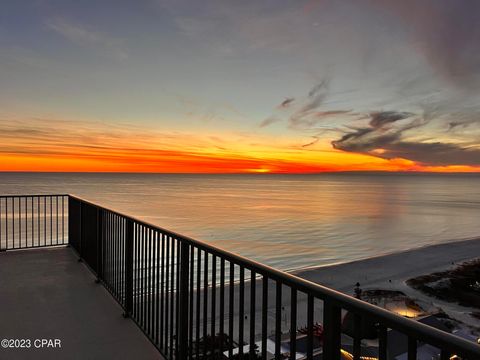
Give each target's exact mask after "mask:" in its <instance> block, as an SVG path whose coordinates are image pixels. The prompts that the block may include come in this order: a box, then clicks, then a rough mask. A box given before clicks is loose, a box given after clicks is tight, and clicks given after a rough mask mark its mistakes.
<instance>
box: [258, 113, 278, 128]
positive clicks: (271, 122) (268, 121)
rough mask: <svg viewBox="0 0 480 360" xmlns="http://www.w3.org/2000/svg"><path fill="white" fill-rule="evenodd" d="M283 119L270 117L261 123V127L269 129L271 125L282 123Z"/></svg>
mask: <svg viewBox="0 0 480 360" xmlns="http://www.w3.org/2000/svg"><path fill="white" fill-rule="evenodd" d="M281 120H282V119H280V118H278V117H274V116H270V117H268V118H266V119H265V120H263V121H262V122H261V123H260V125H259V126H260V127H261V128H263V127H267V126H268V125H271V124H274V123H276V122H279V121H281Z"/></svg>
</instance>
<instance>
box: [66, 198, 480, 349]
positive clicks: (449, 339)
mask: <svg viewBox="0 0 480 360" xmlns="http://www.w3.org/2000/svg"><path fill="white" fill-rule="evenodd" d="M68 196H69V197H70V198H72V199H75V200H78V201H81V202H83V203H86V204H89V205H91V206H93V207H96V208H98V209H102V210H105V211H108V212H111V213H113V214H116V215H118V216H121V217H124V218H126V219H128V220H131V221H133V222H135V223H137V224H139V225H142V226H145V227H148V228H150V229H153V230H157V231H160V232H162V233H163V234H165V235H167V236H170V237H174V238H176V239H178V240H180V241H185V242H187V243H189V244H190V245H193V246H195V247H198V248H200V249H202V250H204V251H207V252H209V253H211V254H214V255H216V256H219V257H223V258H224V259H225V260H227V261H231V262H233V263H235V264H236V265H239V266H243V267H245V268H247V269H249V270H253V271H254V272H255V273H257V274H260V275H262V276H263V275H264V276H266V277H268V278H269V279H272V280H276V281H279V282H280V283H282V284H285V285H287V286H291V287H294V288H295V289H297V290H298V291H301V292H305V293H308V294H311V295H313V296H314V297H316V298H320V299H322V300H324V301H325V300H326V301H329V302H331V303H333V304H334V305H337V306H339V307H342V308H344V309H346V310H350V311H352V312H356V313H359V314H360V315H361V314H365V315H368V316H369V317H370V318H372V319H374V320H377V321H381V322H382V325H385V326H387V327H390V328H392V329H396V330H399V331H401V332H402V333H404V334H406V335H409V336H414V337H416V338H417V339H418V340H420V341H424V342H427V343H429V344H431V345H435V346H438V347H440V348H447V349H448V350H450V351H452V352H459V353H461V354H464V355H467V356H472V357H474V358H477V357H478V358H480V346H479V345H477V344H475V343H473V342H470V341H468V340H465V339H463V338H460V337H457V336H455V335H452V334H450V333H447V332H444V331H441V330H438V329H436V328H434V327H431V326H428V325H426V324H423V323H420V322H418V321H413V320H411V319H407V318H404V317H402V316H400V315H397V314H394V313H392V312H390V311H388V310H385V309H383V308H380V307H377V306H375V305H372V304H369V303H367V302H364V301H362V300H359V299H356V298H354V297H351V296H348V295H346V294H343V293H341V292H339V291H336V290H333V289H330V288H328V287H325V286H323V285H320V284H317V283H314V282H311V281H308V280H305V279H303V278H300V277H298V276H295V275H292V274H290V273H286V272H284V271H280V270H278V269H275V268H272V267H270V266H268V265H265V264H262V263H259V262H257V261H254V260H251V259H248V258H246V257H243V256H241V255H238V254H235V253H233V252H230V251H227V250H224V249H222V248H219V247H216V246H213V245H211V244H208V243H206V242H203V241H200V240H196V239H192V238H190V237H188V236H185V235H181V234H178V233H176V232H174V231H170V230H167V229H164V228H162V227H160V226H158V225H155V224H151V223H149V222H146V221H144V220H140V219H137V218H135V217H133V216H130V215H126V214H123V213H121V212H118V211H116V210H112V209H110V208H108V207H104V206H101V205H98V204H95V203H93V202H91V201H88V200H85V199H83V198H81V197H78V196H76V195H71V194H70V195H68Z"/></svg>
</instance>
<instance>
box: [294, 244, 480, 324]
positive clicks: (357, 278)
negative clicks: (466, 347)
mask: <svg viewBox="0 0 480 360" xmlns="http://www.w3.org/2000/svg"><path fill="white" fill-rule="evenodd" d="M478 257H480V238H474V239H467V240H461V241H452V242H451V243H447V244H438V245H431V246H425V247H421V248H418V249H411V250H407V251H402V252H398V253H394V254H390V255H385V256H379V257H374V258H369V259H365V260H359V261H353V262H349V263H344V264H338V265H332V266H324V267H318V268H310V269H305V270H299V271H292V273H293V274H295V275H297V276H299V277H302V278H304V279H307V280H309V281H313V282H316V283H319V284H322V285H325V286H327V287H330V288H333V289H335V290H338V291H341V292H343V293H345V294H348V295H353V290H354V286H355V283H356V282H359V283H360V285H361V288H362V289H363V290H369V289H386V290H398V291H402V292H403V293H405V294H406V295H407V296H409V297H411V298H413V299H418V300H421V301H422V302H426V303H429V304H431V305H432V306H436V307H439V308H441V309H442V310H444V311H445V312H446V313H447V314H448V315H449V316H450V317H452V318H454V319H457V320H459V321H462V322H464V323H466V324H469V325H472V326H475V327H480V321H479V320H478V319H475V318H473V317H471V316H470V315H468V313H470V312H471V311H473V309H472V308H467V307H463V306H460V305H458V304H455V303H450V302H445V301H441V300H439V299H436V298H432V297H430V296H427V295H425V294H423V293H422V292H420V291H417V290H415V289H413V288H411V287H410V286H408V285H407V284H406V281H407V280H408V279H410V278H414V277H417V276H421V275H427V274H431V273H434V272H438V271H443V270H447V269H449V268H453V267H455V266H457V265H459V264H461V263H463V262H465V261H468V260H471V259H474V258H478Z"/></svg>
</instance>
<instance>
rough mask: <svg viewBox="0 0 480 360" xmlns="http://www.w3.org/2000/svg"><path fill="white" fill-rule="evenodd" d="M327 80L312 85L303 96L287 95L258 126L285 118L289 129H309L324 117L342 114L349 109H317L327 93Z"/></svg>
mask: <svg viewBox="0 0 480 360" xmlns="http://www.w3.org/2000/svg"><path fill="white" fill-rule="evenodd" d="M328 84H329V81H328V80H326V79H324V80H322V81H321V82H319V83H318V84H316V85H315V86H313V87H312V88H311V89H310V91H309V92H308V95H307V96H306V97H304V98H299V99H296V98H293V97H288V98H286V99H285V100H283V101H282V102H281V103H280V104H279V105H277V106H276V113H275V114H274V115H271V116H269V117H268V118H266V119H265V120H263V121H262V122H261V123H260V127H266V126H268V125H270V124H273V123H276V122H279V121H282V120H285V119H286V120H287V122H288V127H289V128H291V129H297V130H305V129H311V128H312V127H314V126H315V125H316V124H317V123H319V122H320V121H322V120H323V119H324V118H327V117H332V116H337V115H342V114H346V113H348V112H350V110H329V111H318V109H319V108H320V107H321V106H322V104H323V103H324V101H325V98H326V97H327V95H328Z"/></svg>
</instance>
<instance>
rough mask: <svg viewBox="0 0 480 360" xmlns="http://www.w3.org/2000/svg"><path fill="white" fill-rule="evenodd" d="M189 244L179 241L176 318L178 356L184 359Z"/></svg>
mask: <svg viewBox="0 0 480 360" xmlns="http://www.w3.org/2000/svg"><path fill="white" fill-rule="evenodd" d="M189 251H190V246H189V245H188V243H187V242H186V241H182V242H181V248H180V252H181V253H180V288H179V293H178V296H179V298H180V303H179V308H178V309H177V311H179V318H178V319H179V320H178V325H179V326H178V358H179V359H180V360H186V359H187V356H188V318H189V316H188V298H189V294H188V273H189V265H190V263H189Z"/></svg>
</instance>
